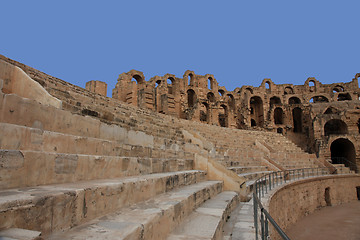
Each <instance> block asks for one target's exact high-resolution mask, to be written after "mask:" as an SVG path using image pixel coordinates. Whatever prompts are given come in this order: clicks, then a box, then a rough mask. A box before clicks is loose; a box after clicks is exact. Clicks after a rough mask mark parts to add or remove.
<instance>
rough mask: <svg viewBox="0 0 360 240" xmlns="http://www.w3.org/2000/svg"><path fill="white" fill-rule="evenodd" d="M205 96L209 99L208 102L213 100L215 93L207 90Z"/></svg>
mask: <svg viewBox="0 0 360 240" xmlns="http://www.w3.org/2000/svg"><path fill="white" fill-rule="evenodd" d="M206 97H207V99H208V100H209V102H215V95H214V94H213V93H212V92H208V94H207V95H206Z"/></svg>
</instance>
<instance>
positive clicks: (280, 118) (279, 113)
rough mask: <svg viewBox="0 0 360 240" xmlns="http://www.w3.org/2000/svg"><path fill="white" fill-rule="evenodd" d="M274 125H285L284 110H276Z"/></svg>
mask: <svg viewBox="0 0 360 240" xmlns="http://www.w3.org/2000/svg"><path fill="white" fill-rule="evenodd" d="M274 123H275V124H276V125H279V124H283V123H284V111H283V110H282V108H279V107H277V108H275V110H274Z"/></svg>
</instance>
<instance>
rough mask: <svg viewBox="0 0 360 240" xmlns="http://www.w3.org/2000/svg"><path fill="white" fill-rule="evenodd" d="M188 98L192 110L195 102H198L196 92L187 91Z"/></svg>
mask: <svg viewBox="0 0 360 240" xmlns="http://www.w3.org/2000/svg"><path fill="white" fill-rule="evenodd" d="M186 93H187V97H188V107H189V108H192V107H194V105H195V101H196V94H195V92H194V90H192V89H189V90H187V92H186Z"/></svg>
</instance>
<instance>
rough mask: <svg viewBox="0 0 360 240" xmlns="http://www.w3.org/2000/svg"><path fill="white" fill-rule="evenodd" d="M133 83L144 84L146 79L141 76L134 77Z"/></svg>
mask: <svg viewBox="0 0 360 240" xmlns="http://www.w3.org/2000/svg"><path fill="white" fill-rule="evenodd" d="M131 81H132V82H136V83H137V84H142V83H144V79H142V77H141V76H140V75H134V76H133V77H132V79H131Z"/></svg>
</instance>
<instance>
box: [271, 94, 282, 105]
mask: <svg viewBox="0 0 360 240" xmlns="http://www.w3.org/2000/svg"><path fill="white" fill-rule="evenodd" d="M275 104H281V100H280V98H279V97H277V96H273V97H271V98H270V107H271V106H273V105H275Z"/></svg>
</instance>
